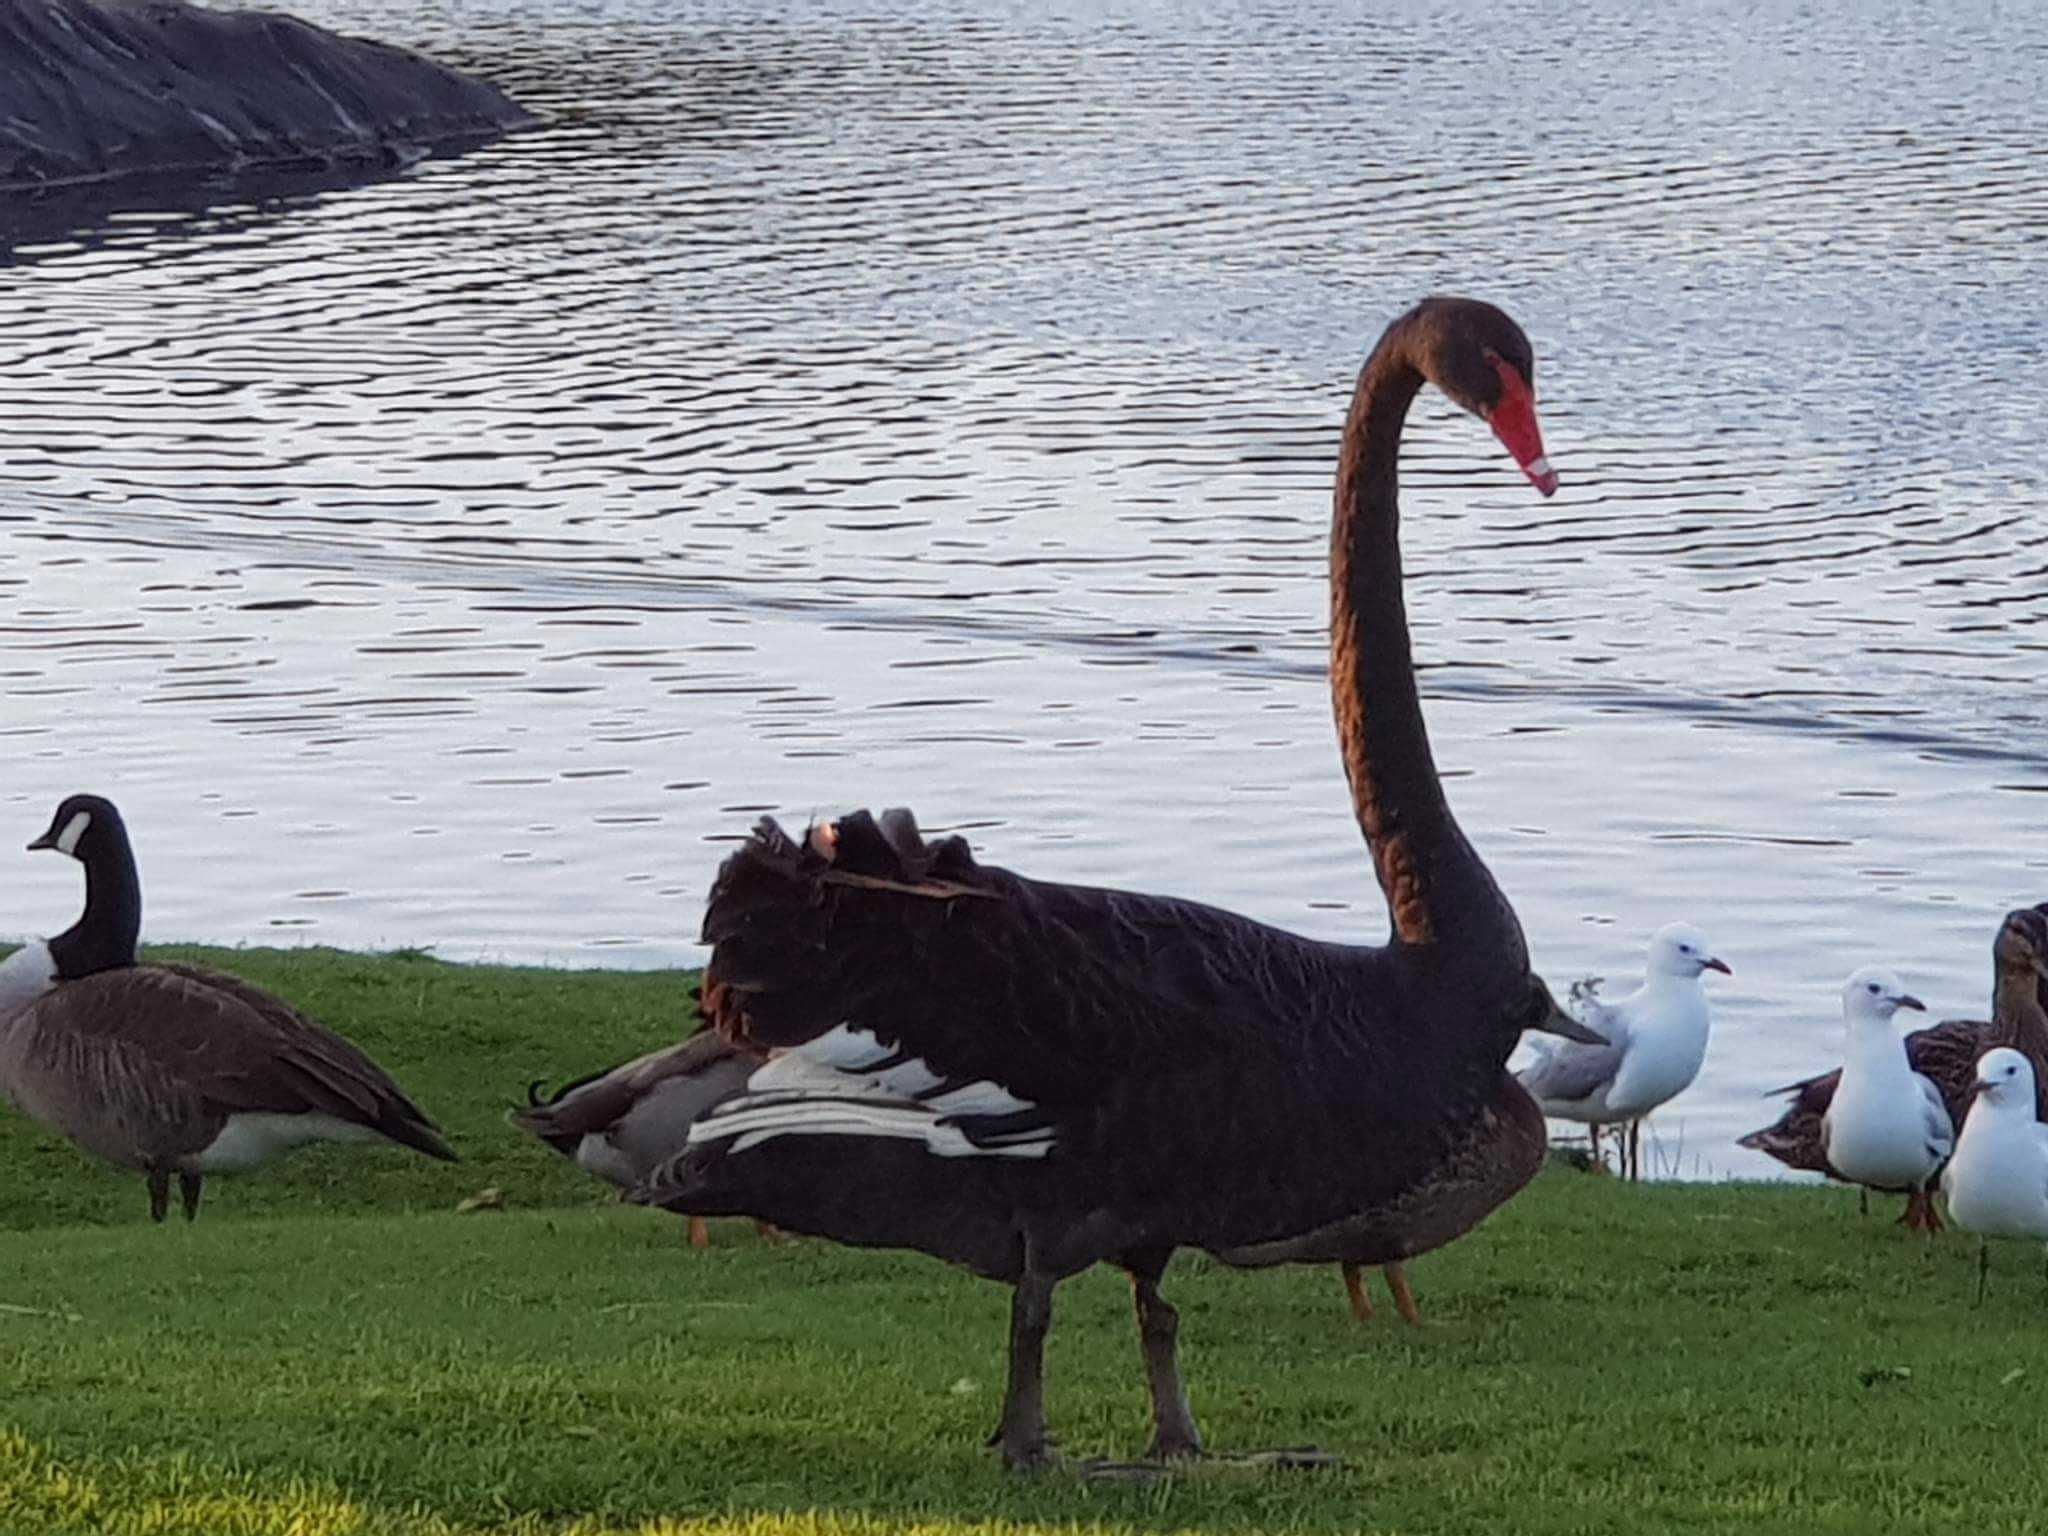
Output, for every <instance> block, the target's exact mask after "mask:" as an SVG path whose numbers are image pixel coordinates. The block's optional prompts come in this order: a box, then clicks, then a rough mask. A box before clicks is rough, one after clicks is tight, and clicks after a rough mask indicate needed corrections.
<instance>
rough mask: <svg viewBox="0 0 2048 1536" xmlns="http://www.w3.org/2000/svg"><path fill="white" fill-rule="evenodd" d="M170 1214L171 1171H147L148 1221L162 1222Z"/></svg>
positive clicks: (157, 1169)
mask: <svg viewBox="0 0 2048 1536" xmlns="http://www.w3.org/2000/svg"><path fill="white" fill-rule="evenodd" d="M170 1213H171V1170H170V1169H168V1168H152V1169H150V1170H149V1219H150V1220H151V1221H162V1220H163V1219H164V1218H165V1217H166V1216H168V1215H170Z"/></svg>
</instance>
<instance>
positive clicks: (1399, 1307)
mask: <svg viewBox="0 0 2048 1536" xmlns="http://www.w3.org/2000/svg"><path fill="white" fill-rule="evenodd" d="M1380 1273H1381V1274H1383V1275H1385V1276H1386V1277H1387V1289H1388V1290H1390V1291H1392V1292H1393V1293H1394V1310H1395V1311H1397V1312H1399V1313H1400V1314H1401V1319H1402V1321H1403V1322H1405V1323H1407V1324H1408V1326H1409V1327H1411V1328H1420V1327H1421V1326H1422V1314H1421V1312H1419V1311H1417V1310H1416V1307H1415V1293H1414V1292H1413V1291H1411V1290H1409V1289H1408V1271H1407V1270H1406V1269H1404V1268H1403V1267H1402V1266H1401V1265H1399V1264H1383V1265H1381V1266H1380Z"/></svg>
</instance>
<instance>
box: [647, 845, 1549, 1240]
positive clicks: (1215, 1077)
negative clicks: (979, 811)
mask: <svg viewBox="0 0 2048 1536" xmlns="http://www.w3.org/2000/svg"><path fill="white" fill-rule="evenodd" d="M704 937H705V940H706V941H707V942H708V943H710V944H711V946H712V958H711V963H710V966H709V968H708V970H707V971H706V974H705V984H704V991H703V1003H702V1006H703V1008H704V1010H705V1012H706V1014H707V1016H708V1017H709V1018H710V1020H711V1022H712V1023H713V1024H714V1025H715V1026H716V1027H717V1028H718V1029H719V1030H720V1031H721V1032H722V1033H724V1034H725V1035H726V1036H727V1037H728V1038H731V1039H733V1040H736V1041H744V1042H746V1043H748V1044H750V1045H752V1046H754V1047H756V1048H762V1049H771V1050H772V1049H777V1048H783V1049H793V1050H794V1051H795V1053H796V1054H797V1055H798V1056H799V1057H802V1056H803V1055H804V1054H805V1049H806V1048H807V1047H809V1048H811V1049H812V1050H814V1051H833V1050H836V1051H840V1052H841V1053H842V1056H843V1059H845V1060H848V1061H853V1062H856V1063H857V1064H858V1065H857V1066H856V1068H854V1070H856V1071H858V1072H865V1073H869V1074H885V1073H889V1072H892V1071H896V1070H898V1069H901V1071H902V1072H904V1073H907V1074H908V1076H909V1078H910V1081H911V1084H912V1086H914V1087H919V1088H921V1089H922V1093H921V1095H918V1094H913V1093H910V1092H902V1093H896V1094H894V1095H878V1099H879V1098H881V1097H889V1098H892V1099H893V1102H894V1103H895V1105H896V1106H897V1107H895V1108H889V1109H883V1108H878V1109H877V1110H876V1111H875V1114H876V1118H875V1120H874V1122H873V1124H874V1126H875V1127H876V1128H877V1132H878V1133H877V1134H875V1135H872V1136H870V1135H863V1134H860V1133H859V1130H858V1128H855V1129H852V1130H842V1131H821V1132H819V1133H817V1134H803V1133H801V1132H799V1131H795V1130H793V1129H792V1130H786V1131H782V1132H779V1133H774V1134H767V1135H765V1136H764V1135H762V1134H761V1133H759V1132H756V1133H754V1139H751V1140H750V1138H749V1136H748V1135H746V1134H737V1133H726V1134H720V1132H719V1122H720V1120H721V1118H723V1117H728V1116H742V1115H746V1114H749V1113H750V1112H751V1113H753V1114H755V1116H756V1119H755V1120H753V1121H748V1122H741V1121H730V1122H728V1123H729V1124H754V1125H760V1124H764V1123H773V1122H774V1121H775V1120H776V1117H777V1115H778V1114H782V1113H784V1112H785V1111H786V1112H787V1115H788V1116H789V1117H793V1118H791V1119H790V1122H789V1123H790V1124H791V1126H792V1127H794V1126H795V1125H799V1124H801V1123H802V1118H803V1115H804V1114H805V1113H806V1112H814V1113H815V1114H816V1115H817V1116H819V1117H820V1123H822V1120H823V1118H825V1117H830V1116H837V1115H842V1114H844V1113H846V1111H845V1110H844V1107H843V1105H840V1104H838V1103H837V1096H836V1095H833V1094H829V1093H827V1092H824V1091H822V1090H821V1091H820V1092H819V1094H818V1100H819V1102H818V1103H817V1105H816V1106H815V1108H814V1107H813V1106H812V1105H810V1104H805V1103H799V1102H797V1101H796V1100H794V1099H791V1100H786V1101H783V1102H782V1104H781V1105H778V1103H777V1102H776V1101H775V1100H774V1099H773V1098H772V1096H770V1095H768V1094H766V1093H763V1094H750V1095H743V1096H741V1097H739V1098H737V1099H734V1100H730V1101H728V1102H727V1103H726V1104H723V1105H721V1106H719V1109H718V1110H717V1111H715V1112H714V1113H713V1114H712V1115H710V1116H707V1117H706V1121H705V1123H704V1124H703V1125H701V1126H700V1127H699V1128H698V1129H697V1130H696V1131H694V1132H693V1134H692V1139H691V1147H690V1149H689V1151H688V1152H687V1153H686V1154H685V1155H684V1156H683V1157H682V1158H680V1159H678V1160H677V1161H676V1162H675V1163H673V1164H671V1165H669V1166H668V1167H667V1168H665V1169H663V1170H662V1171H661V1172H660V1173H658V1174H657V1175H656V1176H655V1178H654V1179H653V1180H651V1181H650V1184H649V1186H648V1188H647V1189H646V1190H644V1191H643V1198H646V1199H649V1200H651V1201H653V1202H654V1203H658V1204H662V1205H665V1206H668V1207H671V1208H673V1209H677V1210H683V1211H689V1212H692V1213H694V1214H700V1215H718V1214H747V1215H753V1216H757V1217H759V1218H761V1219H764V1220H768V1221H772V1222H775V1223H776V1224H777V1225H780V1226H784V1227H789V1228H793V1229H795V1230H798V1231H805V1232H813V1233H817V1234H819V1235H823V1236H829V1237H832V1238H835V1239H837V1240H839V1241H842V1242H848V1243H856V1244H879V1245H887V1246H906V1247H912V1248H917V1249H921V1250H923V1251H926V1252H931V1253H936V1254H938V1255H940V1256H942V1257H946V1258H950V1259H954V1260H955V1261H956V1262H960V1263H964V1264H967V1265H968V1266H969V1267H971V1268H973V1269H975V1270H977V1271H978V1272H981V1273H985V1274H991V1275H994V1276H997V1277H1010V1276H1012V1275H1013V1274H1014V1273H1015V1266H1016V1265H1018V1264H1021V1263H1022V1251H1023V1246H1024V1245H1025V1244H1026V1243H1028V1244H1029V1245H1031V1247H1032V1248H1033V1250H1034V1263H1036V1264H1038V1265H1039V1266H1040V1267H1054V1268H1057V1269H1059V1270H1062V1271H1066V1270H1071V1269H1075V1268H1080V1267H1084V1266H1085V1265H1086V1264H1089V1263H1092V1262H1095V1261H1096V1260H1098V1259H1103V1258H1112V1257H1114V1256H1115V1255H1116V1254H1117V1253H1120V1252H1123V1251H1126V1250H1128V1249H1130V1248H1133V1247H1140V1246H1142V1247H1155V1246H1160V1245H1166V1246H1172V1245H1181V1244H1186V1245H1194V1246H1200V1247H1205V1248H1216V1249H1224V1248H1236V1247H1242V1246H1244V1245H1247V1244H1253V1243H1259V1242H1265V1241H1271V1240H1274V1239H1278V1238H1282V1237H1286V1236H1289V1235H1291V1234H1296V1233H1302V1232H1307V1231H1309V1230H1311V1229H1314V1228H1317V1227H1321V1226H1324V1225H1326V1224H1328V1223H1330V1222H1333V1221H1337V1220H1340V1219H1342V1218H1344V1217H1346V1216H1348V1215H1353V1214H1355V1213H1358V1212H1360V1211H1364V1210H1369V1209H1374V1208H1377V1207H1382V1206H1385V1205H1388V1204H1390V1203H1393V1202H1396V1201H1398V1200H1399V1199H1400V1197H1401V1196H1402V1195H1403V1194H1404V1193H1406V1192H1407V1191H1409V1190H1411V1189H1413V1188H1414V1187H1415V1186H1417V1185H1418V1184H1420V1183H1422V1182H1423V1181H1424V1180H1425V1179H1426V1178H1427V1177H1428V1176H1429V1175H1430V1173H1431V1171H1432V1170H1433V1169H1435V1168H1436V1167H1437V1166H1438V1165H1439V1164H1440V1163H1441V1161H1442V1160H1443V1158H1444V1156H1445V1154H1446V1152H1447V1150H1448V1149H1449V1148H1450V1146H1451V1145H1452V1143H1453V1141H1454V1140H1455V1139H1456V1138H1457V1137H1458V1136H1459V1135H1460V1134H1463V1133H1465V1132H1466V1131H1467V1130H1468V1128H1469V1126H1470V1125H1471V1123H1472V1121H1473V1118H1474V1117H1475V1116H1476V1115H1477V1114H1478V1113H1479V1112H1480V1109H1481V1107H1482V1106H1483V1105H1485V1104H1486V1103H1487V1102H1488V1100H1489V1099H1490V1098H1491V1097H1492V1096H1493V1094H1494V1093H1495V1091H1496V1090H1497V1088H1498V1085H1499V1082H1500V1063H1499V1061H1498V1060H1495V1061H1493V1062H1491V1063H1484V1062H1482V1063H1481V1064H1480V1065H1479V1066H1478V1067H1477V1068H1476V1069H1475V1070H1472V1071H1470V1072H1466V1073H1461V1074H1450V1073H1445V1072H1444V1071H1442V1070H1441V1069H1440V1068H1441V1063H1442V1062H1443V1061H1444V1060H1445V1059H1446V1058H1450V1059H1456V1056H1457V1053H1455V1052H1453V1051H1449V1050H1446V1051H1445V1052H1444V1053H1442V1054H1441V1055H1440V1054H1439V1053H1438V1052H1437V1051H1436V1050H1435V1049H1433V1043H1432V1041H1431V1040H1430V1039H1429V1038H1428V1036H1429V1034H1430V1031H1431V1029H1432V1028H1433V1027H1438V1026H1439V1021H1440V1027H1442V1028H1444V1029H1446V1030H1456V1031H1457V1032H1458V1033H1460V1034H1464V1035H1469V1034H1470V1033H1471V1032H1473V1031H1475V1030H1498V1031H1499V1032H1500V1035H1501V1039H1502V1041H1503V1045H1502V1049H1501V1054H1502V1055H1503V1056H1504V1055H1505V1054H1506V1050H1507V1048H1508V1044H1509V1043H1511V1042H1512V1039H1513V1036H1514V1034H1515V1033H1516V1031H1517V1029H1518V1028H1519V1027H1520V1024H1521V1022H1523V1021H1524V1019H1525V1018H1526V1019H1528V1020H1529V1021H1531V1022H1533V1021H1534V1019H1535V1018H1538V1017H1541V1016H1543V1015H1544V1014H1547V1011H1548V1009H1547V999H1546V998H1544V997H1543V996H1542V995H1541V989H1540V987H1536V986H1533V985H1531V984H1530V982H1529V979H1528V978H1527V977H1526V974H1523V975H1522V976H1520V977H1519V978H1511V980H1510V982H1509V983H1508V984H1507V985H1506V986H1504V987H1502V986H1499V985H1496V986H1495V988H1494V991H1493V993H1492V995H1488V979H1487V978H1484V977H1480V976H1476V975H1475V976H1473V977H1470V978H1461V977H1459V976H1457V975H1446V974H1443V972H1442V970H1441V961H1439V960H1438V959H1437V958H1436V955H1435V952H1433V951H1417V950H1411V949H1408V948H1405V947H1402V946H1394V947H1391V948H1387V949H1371V948H1364V947H1359V946H1350V945H1338V944H1327V943H1319V942H1316V941H1312V940H1308V939H1303V938H1300V937H1297V936H1295V935H1293V934H1289V933H1285V932H1282V931H1280V930H1278V929H1274V928H1269V927H1267V926H1265V925H1263V924H1260V923H1255V922H1252V921H1250V920H1249V919H1246V918H1242V917H1238V916H1235V915H1233V914H1231V913H1227V912H1222V911H1219V910H1217V909H1215V908H1212V907H1206V906H1202V905H1199V904H1196V903H1193V902H1188V901H1180V900H1174V899H1170V898H1164V897H1158V896H1147V895H1139V894H1135V893H1131V892H1125V891H1114V890H1102V889H1096V888H1092V887H1083V886H1071V885H1058V884H1052V883H1048V882H1044V881H1036V880H1029V879H1025V878H1023V877H1021V876H1018V875H1015V874H1012V873H1010V872H1008V871H1007V870H1002V869H997V868H992V867H986V866H983V865H981V864H978V863H977V862H976V861H975V859H974V857H973V855H972V853H971V851H970V850H969V849H968V846H967V844H966V843H965V842H964V841H962V840H961V839H959V838H957V837H954V838H947V839H944V840H941V841H939V842H936V843H931V844H927V843H926V842H925V841H924V840H923V839H922V838H921V837H919V836H918V833H917V829H916V826H915V823H914V822H913V821H912V820H911V818H910V816H909V814H908V813H907V812H892V813H890V814H889V815H887V816H885V817H884V818H882V819H881V820H880V821H877V820H875V819H873V818H871V817H869V816H868V815H866V814H865V813H857V814H855V815H852V816H849V817H847V818H845V819H843V820H842V821H840V822H838V823H837V824H836V826H835V827H833V828H831V829H829V830H828V831H827V832H825V833H824V834H823V835H819V834H815V833H814V834H813V835H812V836H809V837H807V838H806V839H805V840H804V841H802V842H799V841H797V840H795V839H792V838H790V837H789V836H788V835H787V834H785V833H784V832H783V831H782V829H781V828H780V827H779V826H777V825H776V824H775V823H774V822H773V821H764V822H762V823H761V824H760V826H759V827H758V828H757V829H756V831H755V833H754V836H753V838H752V839H751V840H750V841H749V842H748V843H747V844H746V845H744V846H743V847H742V848H741V849H740V850H739V851H738V852H736V853H735V854H733V855H732V856H731V857H730V858H729V859H728V860H727V861H726V863H725V865H724V867H723V868H722V869H721V870H720V871H719V875H718V879H717V882H716V884H715V885H714V887H713V890H712V895H711V900H710V903H709V906H708V910H707V913H706V916H705V924H704ZM1468 983H1469V984H1468ZM1461 987H1462V988H1463V989H1464V990H1465V991H1466V992H1467V993H1469V1009H1467V1010H1457V1009H1449V1010H1447V1009H1446V1008H1445V1006H1444V999H1445V997H1446V994H1447V991H1448V992H1449V994H1450V995H1453V996H1455V995H1458V993H1459V990H1460V988H1461ZM1489 1015H1490V1016H1491V1017H1489ZM1445 1043H1446V1045H1449V1044H1450V1042H1448V1041H1447V1042H1445ZM849 1052H850V1053H852V1054H847V1053H849ZM863 1052H864V1053H865V1054H864V1055H863V1054H860V1053H863ZM1465 1054H1466V1055H1468V1056H1469V1055H1470V1054H1471V1053H1470V1052H1469V1050H1468V1051H1467V1052H1466V1053H1465ZM1425 1061H1427V1062H1434V1063H1436V1064H1438V1067H1439V1069H1438V1070H1435V1071H1432V1072H1429V1073H1427V1074H1425V1073H1421V1072H1418V1071H1416V1070H1415V1069H1414V1068H1413V1067H1412V1066H1408V1065H1404V1064H1407V1063H1416V1062H1425ZM757 1086H763V1085H762V1084H761V1080H759V1079H757ZM954 1094H959V1095H963V1096H965V1097H967V1098H969V1099H973V1098H975V1097H977V1096H979V1097H980V1098H983V1099H994V1100H998V1101H999V1106H1000V1107H998V1108H996V1109H993V1110H987V1111H980V1112H977V1111H976V1110H974V1109H972V1108H970V1109H968V1110H966V1111H964V1112H958V1113H950V1114H949V1113H944V1112H943V1111H944V1109H945V1104H946V1099H947V1096H948V1095H954ZM828 1098H830V1099H833V1100H834V1102H833V1104H832V1105H830V1106H829V1107H828V1106H826V1105H825V1104H824V1103H823V1101H824V1100H825V1099H828ZM870 1102H877V1101H876V1100H871V1101H870ZM933 1104H935V1105H936V1111H935V1112H930V1113H927V1112H925V1111H924V1110H923V1109H921V1108H920V1106H921V1105H933ZM750 1106H753V1107H752V1108H750ZM920 1116H922V1118H920ZM919 1127H928V1129H927V1130H925V1132H924V1134H926V1135H927V1136H928V1137H929V1138H930V1144H931V1145H942V1146H944V1147H945V1148H948V1149H950V1150H948V1151H946V1152H945V1153H943V1154H942V1155H935V1154H934V1152H933V1151H932V1150H931V1149H930V1146H928V1144H927V1142H925V1141H920V1140H918V1139H917V1135H918V1134H919ZM884 1129H886V1134H882V1133H881V1132H882V1131H883V1130H884ZM707 1133H708V1134H707ZM962 1140H964V1142H965V1144H966V1147H965V1148H964V1149H963V1148H962V1147H961V1145H960V1143H961V1141H962ZM1053 1255H1057V1257H1056V1258H1053V1257H1051V1256H1053Z"/></svg>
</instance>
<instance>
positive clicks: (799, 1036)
mask: <svg viewBox="0 0 2048 1536" xmlns="http://www.w3.org/2000/svg"><path fill="white" fill-rule="evenodd" d="M1001 899H1002V898H1001V896H1000V895H999V894H998V892H997V891H996V890H995V889H994V888H993V885H992V882H991V881H990V880H989V879H988V877H987V875H986V874H985V872H984V871H983V870H982V869H981V868H980V866H979V865H977V864H976V863H975V861H974V855H973V853H972V852H971V851H970V850H969V848H968V846H967V844H966V842H965V840H964V839H961V838H958V837H948V838H943V839H941V840H939V841H938V842H936V843H927V842H925V840H924V839H923V837H921V836H920V835H919V833H918V830H917V822H916V820H915V818H913V817H912V816H911V814H910V812H908V811H906V810H893V811H887V812H884V813H883V815H882V816H881V817H880V818H879V819H877V818H876V817H873V816H870V815H869V814H868V813H867V812H865V811H857V812H855V813H853V814H852V815H849V816H845V817H842V818H840V819H839V820H838V821H836V822H820V823H815V824H813V825H812V826H811V827H810V828H809V830H808V831H807V832H806V833H805V835H804V837H803V838H802V839H801V840H799V839H796V838H792V837H790V836H789V835H788V834H787V833H786V832H784V831H783V830H782V828H781V827H780V826H778V825H777V824H776V823H775V822H774V821H773V820H772V819H764V820H763V821H762V822H761V823H760V824H759V825H757V826H756V827H755V828H754V832H753V835H752V836H751V837H750V838H749V839H748V840H747V841H746V843H745V844H743V845H742V846H741V847H740V849H739V850H738V851H737V852H736V853H734V854H733V855H732V856H731V857H729V858H728V859H727V860H726V861H725V863H724V864H723V865H722V866H720V868H719V871H718V878H717V880H716V881H715V882H714V883H713V884H712V887H711V898H710V900H709V902H707V903H706V906H705V911H704V931H703V940H704V942H705V943H706V944H709V945H710V946H711V947H712V955H711V964H710V965H709V966H708V967H707V968H706V970H705V973H704V986H703V996H702V1000H701V1003H700V1007H701V1010H702V1012H703V1014H704V1017H705V1018H706V1019H707V1020H709V1021H710V1022H711V1023H712V1024H713V1025H714V1026H716V1028H717V1029H718V1030H719V1032H720V1033H721V1034H723V1035H724V1036H725V1037H726V1038H727V1039H731V1040H746V1041H750V1042H752V1043H754V1044H756V1045H759V1046H779V1045H795V1044H797V1043H799V1042H800V1041H803V1040H806V1039H808V1038H810V1037H811V1036H814V1035H816V1034H817V1033H818V1032H819V1030H820V1029H821V1028H829V1027H830V1026H831V1025H832V1024H833V1023H836V1022H837V1021H838V1020H840V1019H844V1018H859V1017H864V1016H865V1017H876V1016H887V1015H888V1014H890V1013H891V1012H892V1011H893V1010H892V1009H891V1007H890V1006H889V1005H888V1003H887V1002H886V1001H885V1000H886V999H889V998H890V997H891V996H892V994H893V993H894V992H895V991H896V989H898V988H900V987H902V986H904V985H905V984H906V982H911V981H912V978H913V976H914V972H913V973H912V974H911V975H906V973H905V966H904V964H903V962H904V961H905V960H906V959H907V958H908V952H909V951H911V950H913V949H914V948H915V946H916V944H917V942H918V939H917V932H918V931H921V930H923V929H925V928H926V927H928V926H929V925H930V924H932V923H933V922H938V923H943V922H944V921H945V917H946V913H947V911H948V909H950V908H952V907H954V906H956V905H958V904H959V903H962V902H969V901H973V902H981V901H999V900H1001ZM864 1003H865V1004H867V1006H863V1005H864Z"/></svg>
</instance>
